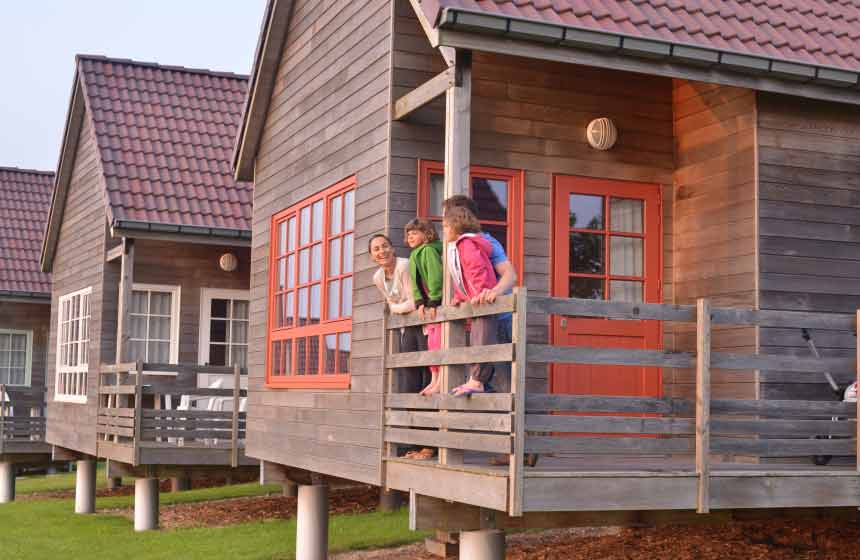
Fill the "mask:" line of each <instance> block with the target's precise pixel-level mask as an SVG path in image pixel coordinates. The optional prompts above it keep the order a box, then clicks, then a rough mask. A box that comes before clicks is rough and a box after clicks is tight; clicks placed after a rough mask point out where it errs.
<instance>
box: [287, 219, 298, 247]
mask: <svg viewBox="0 0 860 560" xmlns="http://www.w3.org/2000/svg"><path fill="white" fill-rule="evenodd" d="M287 249H288V250H290V251H295V250H296V218H295V217H293V218H290V225H289V237H288V238H287Z"/></svg>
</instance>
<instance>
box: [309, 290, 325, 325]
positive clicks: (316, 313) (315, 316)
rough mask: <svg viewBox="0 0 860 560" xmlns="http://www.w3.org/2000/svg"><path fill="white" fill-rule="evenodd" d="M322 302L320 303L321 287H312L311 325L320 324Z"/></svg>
mask: <svg viewBox="0 0 860 560" xmlns="http://www.w3.org/2000/svg"><path fill="white" fill-rule="evenodd" d="M321 305H322V302H321V301H320V285H319V284H314V285H313V286H311V315H310V323H311V324H312V325H315V324H317V323H319V322H320V315H322V312H321V311H320V307H321Z"/></svg>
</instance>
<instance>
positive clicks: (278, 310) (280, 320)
mask: <svg viewBox="0 0 860 560" xmlns="http://www.w3.org/2000/svg"><path fill="white" fill-rule="evenodd" d="M274 306H275V328H280V327H283V326H284V296H283V295H282V294H278V295H276V296H275V301H274Z"/></svg>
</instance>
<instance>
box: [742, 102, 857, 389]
mask: <svg viewBox="0 0 860 560" xmlns="http://www.w3.org/2000/svg"><path fill="white" fill-rule="evenodd" d="M858 140H860V114H858V113H857V111H856V110H855V108H853V107H849V106H841V105H839V104H835V103H824V102H816V101H810V100H800V99H795V98H791V97H788V96H781V95H773V94H764V93H762V94H759V110H758V149H759V168H758V170H759V191H760V194H759V196H760V199H761V200H760V204H759V242H760V244H761V250H760V252H761V255H760V268H761V278H760V298H761V308H762V309H775V310H798V311H818V312H830V313H845V314H854V313H855V311H856V310H857V309H858V308H860V235H858V233H857V232H858V226H860V148H858ZM811 334H812V336H813V339H814V341H815V343H816V345H817V347H818V349H819V351H820V352H821V355H822V356H828V357H852V356H854V355H855V353H856V345H857V339H856V338H855V337H854V335H853V333H851V332H849V331H838V330H814V329H813V330H811ZM761 346H762V351H763V352H767V353H778V354H783V355H796V356H803V357H809V356H810V355H811V353H810V350H809V348H808V347H807V346H806V343H805V342H804V340H803V338H802V337H801V333H800V329H793V328H779V329H777V328H762V329H761ZM836 377H837V381H838V382H839V383H840V385H843V386H844V385H846V384H847V383H849V382H850V380H851V377H852V376H849V375H841V376H836ZM761 391H762V398H768V399H799V398H803V399H822V400H831V399H833V398H834V397H833V394H832V392H831V390H830V388H829V387H828V385H827V383H826V382H825V380H824V378H823V377H822V376H821V375H819V374H805V373H796V374H785V373H781V372H766V373H765V372H763V373H762V384H761Z"/></svg>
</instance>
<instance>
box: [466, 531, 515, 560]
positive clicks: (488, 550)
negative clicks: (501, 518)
mask: <svg viewBox="0 0 860 560" xmlns="http://www.w3.org/2000/svg"><path fill="white" fill-rule="evenodd" d="M460 558H468V559H469V560H505V533H503V532H502V531H499V530H496V529H484V530H481V531H464V532H462V533H460Z"/></svg>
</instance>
